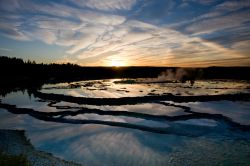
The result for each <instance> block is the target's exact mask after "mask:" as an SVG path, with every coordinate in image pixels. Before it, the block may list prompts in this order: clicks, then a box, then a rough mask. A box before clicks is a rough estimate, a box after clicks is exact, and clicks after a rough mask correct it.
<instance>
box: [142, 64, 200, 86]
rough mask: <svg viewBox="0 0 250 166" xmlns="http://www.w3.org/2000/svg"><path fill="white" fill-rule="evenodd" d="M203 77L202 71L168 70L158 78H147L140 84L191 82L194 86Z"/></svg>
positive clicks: (188, 69)
mask: <svg viewBox="0 0 250 166" xmlns="http://www.w3.org/2000/svg"><path fill="white" fill-rule="evenodd" d="M201 75H202V70H201V69H195V68H177V69H167V70H166V71H165V72H162V73H161V74H160V75H158V77H157V78H147V79H144V80H140V82H147V83H153V82H182V83H185V82H187V81H189V82H190V84H191V85H193V84H194V82H195V79H197V78H200V77H201Z"/></svg>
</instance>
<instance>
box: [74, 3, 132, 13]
mask: <svg viewBox="0 0 250 166" xmlns="http://www.w3.org/2000/svg"><path fill="white" fill-rule="evenodd" d="M71 1H72V2H73V3H75V4H76V5H78V6H81V7H88V8H91V9H98V10H103V11H117V10H130V9H131V8H132V7H133V6H134V5H135V4H136V0H102V1H100V0H71Z"/></svg>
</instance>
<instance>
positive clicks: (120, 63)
mask: <svg viewBox="0 0 250 166" xmlns="http://www.w3.org/2000/svg"><path fill="white" fill-rule="evenodd" d="M110 66H115V67H119V66H126V63H125V62H124V61H121V60H111V61H110Z"/></svg>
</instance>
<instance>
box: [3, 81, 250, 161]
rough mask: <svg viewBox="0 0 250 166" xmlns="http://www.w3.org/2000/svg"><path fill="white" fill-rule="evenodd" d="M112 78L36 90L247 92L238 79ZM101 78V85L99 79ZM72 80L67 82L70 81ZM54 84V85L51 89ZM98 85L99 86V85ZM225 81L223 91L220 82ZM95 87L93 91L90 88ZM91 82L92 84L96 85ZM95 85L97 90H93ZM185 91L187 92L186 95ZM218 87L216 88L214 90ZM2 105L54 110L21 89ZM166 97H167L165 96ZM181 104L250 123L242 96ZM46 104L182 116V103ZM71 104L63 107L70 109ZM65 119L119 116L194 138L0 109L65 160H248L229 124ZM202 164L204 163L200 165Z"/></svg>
mask: <svg viewBox="0 0 250 166" xmlns="http://www.w3.org/2000/svg"><path fill="white" fill-rule="evenodd" d="M113 81H114V80H110V81H107V80H106V81H103V82H101V83H100V82H97V83H96V84H95V83H94V84H91V85H90V86H91V88H92V89H91V90H90V89H89V90H87V88H90V86H86V87H82V86H83V85H85V84H86V82H84V81H83V82H80V83H79V86H75V87H71V88H67V86H68V85H69V84H66V83H65V84H57V85H45V86H44V87H43V88H44V89H42V90H41V91H42V92H45V93H57V94H65V95H72V96H80V97H106V98H110V97H112V98H119V97H124V96H129V97H133V96H145V95H148V93H154V94H163V93H172V94H177V93H180V92H182V93H181V94H180V95H191V94H196V95H197V94H209V95H213V94H226V93H239V92H248V90H246V89H244V88H245V87H247V86H248V85H247V84H246V83H244V82H218V81H217V82H215V81H214V82H212V81H211V82H205V81H200V82H199V81H198V82H196V84H195V85H194V87H189V88H188V87H187V86H188V85H187V84H182V85H181V84H174V83H172V84H169V83H168V84H152V85H148V84H131V85H123V84H115V83H114V82H113ZM103 84H104V85H103ZM72 86H73V85H72ZM57 87H60V88H57ZM104 87H105V88H104ZM223 87H227V89H225V88H223ZM94 88H96V89H94ZM98 88H99V89H98ZM100 88H101V89H100ZM187 91H188V93H187ZM217 91H218V92H217ZM1 100H2V103H9V104H14V105H16V106H17V107H21V108H32V109H34V110H36V111H41V112H59V111H65V110H69V109H66V108H65V109H57V108H56V107H52V106H49V105H48V104H49V103H50V101H41V100H39V98H35V97H34V96H33V95H31V96H29V95H28V93H27V92H15V93H10V94H8V95H7V96H6V97H4V98H2V99H1ZM166 103H171V102H166ZM174 104H180V105H184V106H189V107H190V108H191V110H192V111H194V112H200V113H210V114H222V115H224V116H225V117H228V118H230V119H232V120H233V121H235V122H238V123H240V124H246V125H250V123H249V122H250V112H249V110H250V104H249V102H231V101H214V102H193V103H191V102H190V103H174ZM54 106H70V107H84V108H90V109H99V110H102V111H127V112H136V113H143V114H149V115H161V116H162V115H166V116H170V117H175V116H180V115H188V114H189V113H187V112H184V110H183V109H181V108H178V107H174V106H166V105H162V104H159V103H142V104H135V105H120V106H107V105H105V106H95V105H79V104H76V103H69V102H58V103H55V104H54ZM76 110H77V109H75V108H71V109H70V111H76ZM66 118H69V119H94V120H102V121H112V122H127V123H131V124H139V125H145V126H149V127H165V128H170V129H171V128H172V129H174V130H175V132H176V133H178V132H179V133H194V134H195V133H199V132H200V133H199V134H200V135H199V136H197V137H190V136H188V135H187V136H185V135H182V136H180V135H176V134H171V133H170V134H157V133H151V132H145V131H140V130H134V129H128V128H121V127H111V126H105V125H97V124H84V125H83V124H66V123H56V122H46V121H42V120H37V119H35V118H33V117H31V116H29V115H24V114H12V113H9V112H7V111H6V110H4V109H0V128H5V129H23V130H26V134H27V137H28V138H29V139H30V140H31V143H32V144H33V145H34V146H35V147H36V148H38V149H39V150H44V151H47V152H50V153H53V154H54V155H56V156H59V157H62V158H63V159H66V160H72V161H76V162H79V163H82V164H86V165H210V164H211V161H212V165H221V164H222V165H223V164H225V161H226V162H228V163H229V164H228V165H244V164H247V163H249V162H250V159H249V154H250V132H249V131H248V132H241V131H236V130H230V127H229V126H228V124H227V123H226V122H224V121H223V120H221V121H220V120H218V119H206V118H200V119H195V118H194V119H188V120H186V119H183V120H177V121H174V122H170V121H163V120H162V121H156V120H154V119H146V118H144V119H143V117H133V116H130V117H129V116H124V115H121V116H113V115H98V114H94V113H91V114H79V115H75V116H70V115H68V116H66ZM208 163H210V164H208Z"/></svg>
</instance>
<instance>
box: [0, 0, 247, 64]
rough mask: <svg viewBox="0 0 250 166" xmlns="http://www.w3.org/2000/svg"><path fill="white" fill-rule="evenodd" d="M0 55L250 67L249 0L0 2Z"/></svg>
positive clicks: (83, 61)
mask: <svg viewBox="0 0 250 166" xmlns="http://www.w3.org/2000/svg"><path fill="white" fill-rule="evenodd" d="M0 56H9V57H18V58H23V59H24V60H28V59H30V60H32V61H33V60H35V61H36V62H43V63H68V62H69V63H76V64H79V65H82V66H183V67H206V66H250V0H237V1H236V0H227V1H225V0H0Z"/></svg>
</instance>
